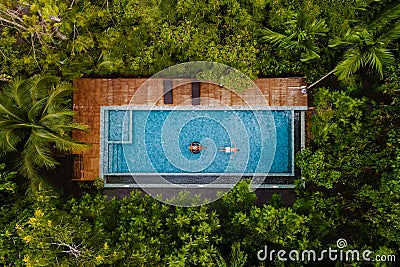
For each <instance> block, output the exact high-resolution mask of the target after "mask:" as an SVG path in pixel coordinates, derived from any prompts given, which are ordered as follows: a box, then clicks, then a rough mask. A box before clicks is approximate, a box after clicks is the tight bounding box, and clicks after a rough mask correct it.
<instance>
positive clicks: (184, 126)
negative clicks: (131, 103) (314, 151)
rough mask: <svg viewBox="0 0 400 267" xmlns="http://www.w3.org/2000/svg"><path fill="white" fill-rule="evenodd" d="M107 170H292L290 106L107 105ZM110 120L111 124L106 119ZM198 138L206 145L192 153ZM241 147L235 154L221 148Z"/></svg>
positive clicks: (163, 171) (266, 171) (277, 171)
mask: <svg viewBox="0 0 400 267" xmlns="http://www.w3.org/2000/svg"><path fill="white" fill-rule="evenodd" d="M106 112H108V132H107V137H106V140H105V141H106V142H105V144H106V148H105V149H106V153H107V158H106V162H105V163H106V166H107V168H106V171H105V172H106V173H108V174H124V173H167V174H169V173H241V174H257V173H261V174H264V173H277V174H282V173H291V172H292V156H293V155H292V153H293V144H292V116H293V113H292V112H291V111H287V110H282V111H281V110H280V111H268V110H258V111H251V110H152V111H148V110H107V111H106ZM106 125H107V124H106ZM193 141H198V142H200V143H201V144H202V145H203V146H205V149H204V150H202V151H201V152H200V153H199V154H192V153H191V152H190V151H189V149H188V146H189V144H190V143H191V142H193ZM235 145H236V146H237V147H238V148H239V149H240V151H239V152H237V153H236V154H235V155H232V154H227V153H221V152H218V150H219V149H220V147H225V146H235Z"/></svg>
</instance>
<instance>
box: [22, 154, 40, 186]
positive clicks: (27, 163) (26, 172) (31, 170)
mask: <svg viewBox="0 0 400 267" xmlns="http://www.w3.org/2000/svg"><path fill="white" fill-rule="evenodd" d="M17 170H18V173H20V174H21V175H22V176H24V177H26V178H29V179H35V178H37V177H39V175H38V168H37V167H36V166H35V165H34V164H33V162H32V161H31V157H30V155H29V151H22V153H21V157H20V160H19V161H18V169H17Z"/></svg>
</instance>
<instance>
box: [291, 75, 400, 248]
mask: <svg viewBox="0 0 400 267" xmlns="http://www.w3.org/2000/svg"><path fill="white" fill-rule="evenodd" d="M393 81H396V75H393V76H391V78H390V80H388V82H389V84H390V83H391V82H393ZM392 86H393V84H392V85H387V86H386V88H387V89H386V90H387V91H388V92H391V97H392V103H391V104H390V105H377V104H375V103H371V102H369V101H367V99H365V98H363V99H357V98H351V97H349V96H348V95H346V94H345V93H343V92H329V91H328V90H326V89H321V90H320V91H319V92H318V93H317V94H316V98H315V101H318V102H317V103H318V105H317V114H316V115H315V116H314V118H313V126H312V127H313V128H312V132H313V137H314V138H313V141H312V143H311V146H310V147H309V148H308V149H306V150H305V151H304V152H302V153H301V154H300V155H299V156H298V164H299V166H300V167H301V168H302V175H303V177H304V179H305V181H306V183H307V184H308V185H309V186H310V185H316V186H318V188H314V190H310V191H298V193H299V195H298V200H297V201H296V204H295V205H294V209H295V210H296V211H297V212H299V213H301V214H306V215H308V216H310V218H311V220H310V222H311V223H312V224H313V225H315V226H317V227H316V228H314V230H315V231H314V233H313V235H318V237H320V238H324V239H325V240H327V241H328V242H329V240H331V241H330V242H332V243H333V242H334V241H335V239H338V238H340V237H346V239H347V241H348V242H349V243H351V244H354V246H355V247H362V246H367V247H368V248H369V249H370V250H372V251H380V250H381V249H383V250H384V251H392V252H391V253H394V251H398V248H399V239H398V238H397V237H398V236H399V229H400V228H399V225H398V222H397V220H396V219H395V218H398V216H400V214H399V209H398V202H399V198H398V194H396V193H395V192H397V190H399V188H398V187H399V183H398V175H399V168H398V167H399V166H398V162H399V155H400V154H399V152H400V141H399V140H400V138H399V136H400V132H399V130H398V129H399V121H400V120H399V119H400V113H399V110H400V109H399V101H398V99H399V97H398V94H397V93H396V92H395V91H392V90H390V88H392ZM396 87H397V88H398V86H396ZM331 229H335V231H334V232H332V231H331ZM334 233H338V234H337V235H336V234H334Z"/></svg>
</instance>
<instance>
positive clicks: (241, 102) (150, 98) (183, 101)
mask: <svg viewBox="0 0 400 267" xmlns="http://www.w3.org/2000/svg"><path fill="white" fill-rule="evenodd" d="M146 80H147V79H101V78H98V79H97V78H95V79H92V78H84V79H79V80H76V81H75V82H74V87H75V92H74V96H73V110H74V112H75V120H76V121H77V122H80V123H82V124H86V125H89V126H90V129H91V130H90V132H86V133H85V132H80V131H76V132H74V133H73V138H76V139H78V140H80V141H83V142H86V143H89V144H91V145H92V146H91V147H90V148H89V149H88V150H86V151H85V152H83V153H82V154H78V155H75V160H74V180H79V181H91V180H94V179H95V178H97V177H99V155H100V107H101V106H120V105H146V106H152V105H157V106H162V105H164V100H163V80H162V79H153V80H151V82H147V83H145V81H146ZM255 84H256V85H257V86H254V87H252V88H249V89H247V90H245V91H244V92H242V93H236V92H234V91H232V90H228V89H225V88H223V87H220V86H218V85H215V84H210V83H201V84H200V96H201V97H200V105H201V106H265V105H266V106H298V107H307V95H306V94H305V93H304V92H302V89H304V88H305V87H306V85H307V84H306V81H305V79H303V78H262V79H257V80H256V81H255ZM142 85H146V86H142ZM172 86H173V92H172V95H173V104H171V105H166V106H178V105H179V106H181V105H192V88H191V83H190V80H184V79H175V80H173V81H172Z"/></svg>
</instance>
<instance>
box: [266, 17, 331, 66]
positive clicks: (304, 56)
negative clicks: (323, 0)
mask: <svg viewBox="0 0 400 267" xmlns="http://www.w3.org/2000/svg"><path fill="white" fill-rule="evenodd" d="M284 28H285V29H286V30H285V33H284V34H282V33H278V32H274V31H272V30H270V29H268V28H264V29H263V30H261V41H262V42H269V43H271V44H272V45H273V46H274V47H276V48H277V49H284V50H289V51H295V52H296V53H299V54H300V60H301V61H303V62H304V61H309V60H313V59H318V58H320V56H319V54H318V52H319V47H318V43H317V41H318V38H319V37H321V36H326V32H327V31H328V28H327V27H326V24H325V21H324V20H321V19H316V18H313V17H311V16H309V15H307V14H306V13H304V12H303V11H301V10H300V11H298V12H297V14H296V13H293V15H292V18H291V19H290V20H289V21H287V22H286V23H285V27H284Z"/></svg>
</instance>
